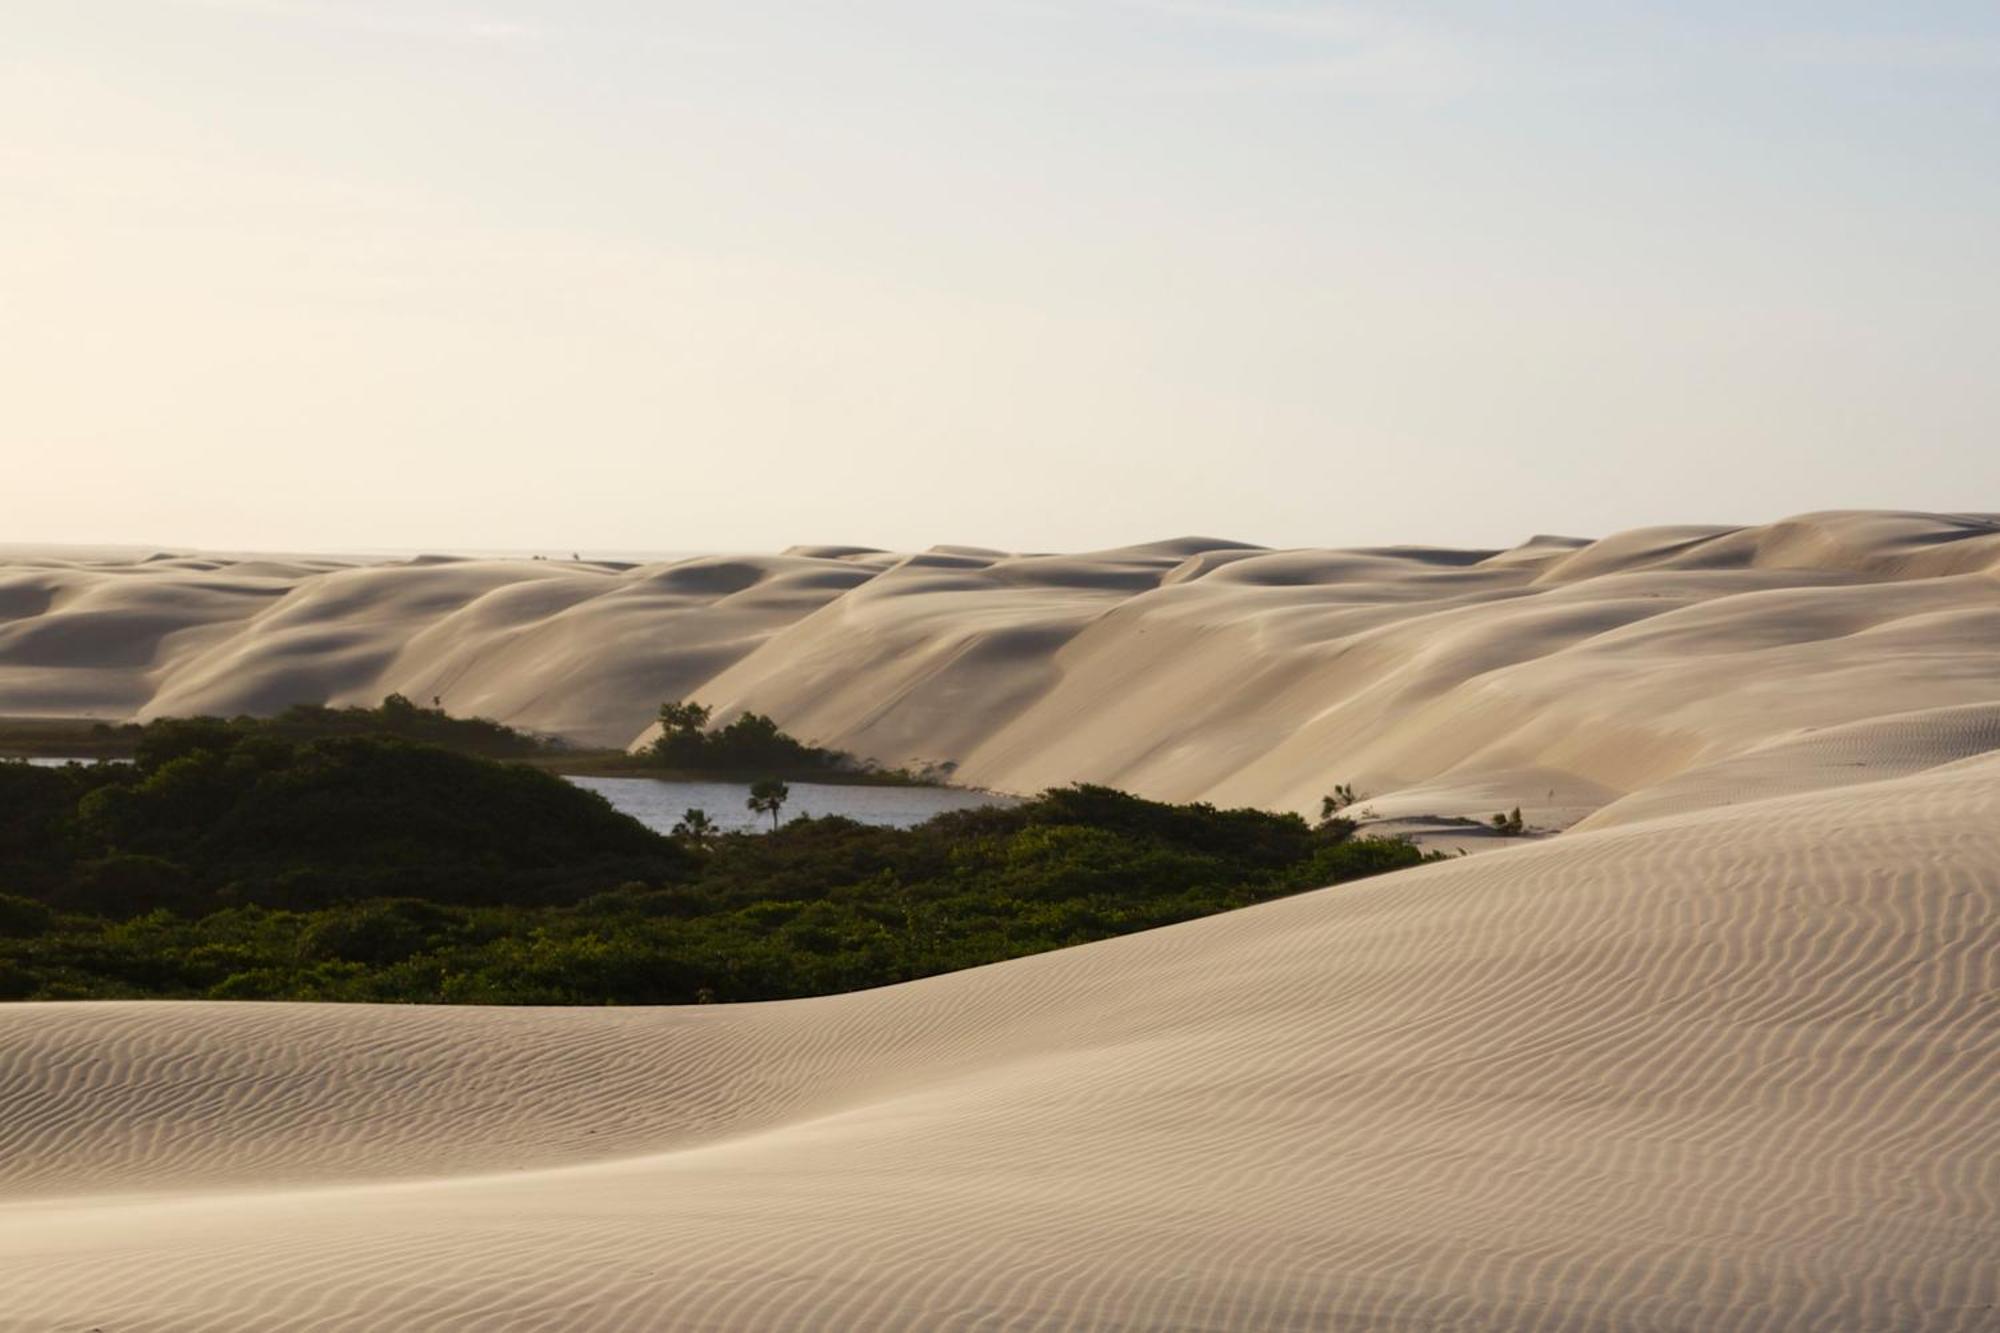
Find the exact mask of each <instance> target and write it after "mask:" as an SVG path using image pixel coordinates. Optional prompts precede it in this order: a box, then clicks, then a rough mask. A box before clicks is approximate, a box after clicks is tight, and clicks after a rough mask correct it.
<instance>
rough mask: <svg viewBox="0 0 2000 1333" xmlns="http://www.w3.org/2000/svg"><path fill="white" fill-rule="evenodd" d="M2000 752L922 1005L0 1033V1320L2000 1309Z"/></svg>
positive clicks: (1578, 845) (1457, 867)
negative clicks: (1998, 894) (1998, 880)
mask: <svg viewBox="0 0 2000 1333" xmlns="http://www.w3.org/2000/svg"><path fill="white" fill-rule="evenodd" d="M1996 871H2000V759H1995V758H1994V757H1991V756H1984V757H1979V758H1975V759H1972V760H1962V761H1959V762H1957V763H1954V764H1950V765H1947V766H1944V767H1942V768H1939V769H1935V770H1931V771H1927V772H1918V773H1915V774H1912V775H1908V776H1904V777H1898V778H1891V779H1887V780H1884V781H1880V782H1877V783H1873V784H1871V785H1869V786H1867V787H1865V788H1856V787H1847V788H1837V789H1831V790H1824V791H1816V792H1807V793H1803V794H1799V795H1792V796H1783V797H1777V798H1772V799H1769V800H1764V801H1757V802H1750V803H1743V804H1738V805H1734V806H1729V807H1726V808H1721V809H1713V810H1708V811H1704V812H1700V813H1697V814H1693V815H1678V816H1665V817H1661V818H1657V819H1653V820H1650V821H1647V822H1644V823H1640V824H1636V825H1633V826H1631V827H1627V828H1614V829H1607V830H1604V831H1601V832H1584V833H1574V834H1570V835H1566V836H1565V837H1563V838H1560V839H1557V840H1554V841H1552V842H1548V843H1543V844H1539V845H1532V846H1526V847H1521V848H1519V849H1517V850H1513V851H1508V852H1504V853H1500V854H1497V855H1491V856H1484V857H1477V858H1473V859H1470V860H1464V861H1457V862H1451V863H1446V864H1442V865H1438V866H1433V867H1427V868H1424V869H1420V870H1416V871H1411V872H1405V873H1402V874H1398V875H1394V876H1390V877H1387V878H1383V879H1379V880H1374V881H1367V882H1364V883H1361V884H1357V885H1350V886H1345V887H1342V888H1337V889H1329V890H1323V891H1321V892H1318V893H1314V894H1308V895H1305V896H1302V897H1299V898H1295V899H1291V900H1287V901H1283V902H1279V903H1274V904H1270V905H1267V906H1264V907H1260V908H1254V909H1250V910H1248V911H1243V912H1237V913H1232V914H1229V915H1226V916H1223V917H1217V918H1211V919H1208V920H1205V921H1199V922H1193V923H1189V924H1187V925H1184V926H1179V927H1174V928H1170V929H1167V930H1161V931H1155V932H1150V933H1147V934H1143V935H1138V936H1132V937H1128V938H1125V939H1121V940H1115V941H1110V942H1107V943H1104V944H1100V945H1093V946H1089V947H1086V948H1081V949H1074V950H1066V951H1062V952H1059V953H1055V954H1048V955H1043V956H1040V957H1036V958H1031V959H1024V960H1019V961H1016V962H1013V963H1007V964H1002V965H999V966H995V967H990V968H982V969H977V970H974V971H970V972H964V973H958V974H955V975H952V976H947V977H940V978H935V979H932V980H930V981H926V982H920V983H916V984H912V985H907V986H900V987H894V988H889V989H885V990H880V991H874V992H868V993H863V994H858V995H851V996H841V997H834V998H829V999H825V1000H816V1001H804V1002H793V1003H786V1004H772V1005H754V1006H741V1007H732V1008H718V1009H698V1010H656V1011H644V1010H634V1011H608V1012H607V1011H583V1010H568V1011H561V1010H558V1011H548V1010H541V1011H493V1010H470V1009H468V1010H424V1009H402V1008H358V1007H356V1008H335V1007H318V1006H281V1005H271V1006H266V1005H175V1004H96V1005H91V1004H79V1005H45V1006H16V1007H11V1008H6V1009H0V1052H4V1053H5V1058H4V1061H0V1192H4V1195H5V1197H6V1198H7V1199H8V1200H9V1202H6V1203H4V1204H0V1291H4V1292H6V1293H7V1300H6V1302H5V1305H4V1309H0V1328H8V1329H51V1328H90V1327H98V1328H103V1329H107V1330H111V1329H214V1328H240V1329H274V1330H275V1329H354V1328H367V1329H377V1328H424V1329H482V1330H484V1329H539V1328H555V1327H575V1328H606V1329H650V1328H706V1327H732V1328H744V1329H771V1328H938V1327H955V1328H957V1327H963V1328H1056V1327H1077V1328H1212V1329H1234V1328H1246V1327H1314V1328H1343V1329H1345V1328H1366V1329H1437V1328H1524V1329H1603V1328H1619V1329H1704V1330H1706V1329H1815V1330H1817V1329H1833V1328H1838V1329H1885V1330H1886V1329H1896V1330H1917V1329H1954V1330H1955V1329H1966V1330H1971V1329H1987V1328H1992V1327H1993V1326H1994V1318H1995V1308H1996V1302H2000V1265H1995V1264H1994V1262H1993V1258H1994V1255H1995V1253H1996V1249H1995V1247H1996V1242H1997V1241H2000V1115H1996V1110H2000V1012H1996V1009H1995V1006H1994V996H1995V994H1996V992H1997V991H2000V949H1996V948H1995V945H1996V942H2000V941H1996V932H1995V929H1994V919H1993V908H1994V885H1995V875H1996Z"/></svg>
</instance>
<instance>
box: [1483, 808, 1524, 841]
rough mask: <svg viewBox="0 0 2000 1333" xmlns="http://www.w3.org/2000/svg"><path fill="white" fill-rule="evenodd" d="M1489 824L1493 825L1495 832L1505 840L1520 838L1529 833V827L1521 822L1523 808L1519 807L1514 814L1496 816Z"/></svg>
mask: <svg viewBox="0 0 2000 1333" xmlns="http://www.w3.org/2000/svg"><path fill="white" fill-rule="evenodd" d="M1489 822H1490V823H1491V824H1492V825H1493V831H1494V832H1495V833H1498V834H1499V835H1500V836H1501V837H1503V838H1518V837H1520V836H1521V835H1522V834H1524V833H1526V832H1527V831H1528V826H1527V825H1526V824H1525V823H1523V822H1522V820H1521V807H1520V806H1518V805H1517V806H1515V807H1514V810H1513V813H1511V814H1505V815H1500V814H1496V815H1494V816H1493V818H1492V820H1490V821H1489Z"/></svg>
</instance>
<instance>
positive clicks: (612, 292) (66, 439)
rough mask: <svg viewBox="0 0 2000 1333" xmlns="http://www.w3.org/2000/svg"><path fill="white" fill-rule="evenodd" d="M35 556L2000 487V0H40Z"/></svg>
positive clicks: (1126, 530)
mask: <svg viewBox="0 0 2000 1333" xmlns="http://www.w3.org/2000/svg"><path fill="white" fill-rule="evenodd" d="M0 455H4V466H3V467H0V541H16V542H20V541H61V542H147V543H161V544H178V545H183V546H209V547H226V548H251V549H283V550H302V549H357V548H364V547H382V548H387V547H399V548H421V549H450V548H453V547H458V548H472V547H478V548H524V549H548V550H560V551H564V552H567V551H569V550H572V549H581V550H584V551H586V552H588V551H591V550H599V551H603V550H634V549H639V550H668V549H671V550H692V549H763V548H774V547H779V546H784V545H787V544H790V543H793V542H855V543H868V544H874V545H882V546H890V547H901V548H907V547H917V546H924V545H928V544H930V543H933V542H963V543H978V544H984V545H992V546H1000V547H1007V548H1014V549H1085V548H1091V547H1099V546H1106V545H1114V544H1120V543H1125V542H1131V541H1140V540H1147V539H1152V538H1157V537H1165V536H1170V535H1178V534H1183V533H1203V534H1208V535H1216V536H1228V537H1235V538H1240V539H1243V540H1249V541H1257V542H1263V543H1267V544H1273V545H1355V544H1368V543H1376V542H1385V541H1422V542H1437V543H1448V544H1458V545H1504V544H1509V543H1512V542H1514V541H1517V540H1520V539H1523V538H1525V537H1527V536H1529V535H1531V534H1533V533H1537V532H1560V533H1570V534H1576V535H1585V536H1589V535H1598V534H1602V533H1606V532H1610V531H1615V530H1618V529H1621V528H1627V527H1633V526H1637V525H1641V524H1648V523H1669V522H1739V521H1764V520H1769V519H1775V518H1779V517H1783V516H1785V515H1788V514H1792V513H1797V512H1801V511H1805V510H1810V509H1819V508H1835V507H1896V508H1929V509H1947V510H1968V509H1984V510H1996V509H2000V7H1996V6H1995V5H1994V4H1993V3H1992V2H1991V0H1980V2H1978V3H1963V4H1951V3H1924V2H1922V0H1915V2H1911V0H1898V3H1895V4H1888V3H1882V0H1868V2H1867V3H1849V2H1847V0H1796V2H1794V3H1758V4H1744V3H1741V0H1730V2H1716V3H1711V2H1710V0H1679V2H1677V3H1656V4H1638V3H1617V2H1616V0H1600V2H1597V3H1580V2H1572V3H1553V2H1539V3H1538V2H1537V0H1525V2H1520V0H1510V2H1508V3H1501V2H1500V0H1486V2H1483V3H1472V2H1470V0H1460V2H1456V3H1453V2H1449V0H1431V2H1423V0H1420V2H1418V3H1398V4H1389V3H1383V4H1379V5H1368V4H1355V5H1349V4H1314V3H1276V2H1273V3H1263V2H1260V0H946V2H944V3H940V0H851V2H850V3H840V4H830V3H808V2H806V0H794V2H792V3H778V2H777V0H727V2H726V3H709V4H700V5H695V4H676V3H667V2H661V0H565V2H564V3H561V4H557V3H551V2H546V0H518V2H516V0H491V2H490V3H487V2H485V0H471V2H470V3H464V4H459V3H453V2H451V0H7V3H6V4H5V5H4V6H3V7H0Z"/></svg>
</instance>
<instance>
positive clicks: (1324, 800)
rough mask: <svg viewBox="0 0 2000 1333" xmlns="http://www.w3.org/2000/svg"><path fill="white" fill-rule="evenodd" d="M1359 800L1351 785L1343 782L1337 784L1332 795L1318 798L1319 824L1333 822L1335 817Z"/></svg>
mask: <svg viewBox="0 0 2000 1333" xmlns="http://www.w3.org/2000/svg"><path fill="white" fill-rule="evenodd" d="M1360 799H1361V798H1360V797H1359V796H1357V795H1355V793H1354V784H1353V783H1351V782H1343V783H1340V784H1338V785H1337V786H1335V787H1334V789H1333V795H1331V796H1322V797H1320V798H1319V822H1320V823H1322V824H1328V823H1331V822H1333V817H1334V816H1335V815H1337V814H1339V813H1340V812H1341V811H1342V810H1345V809H1346V808H1347V807H1348V806H1350V805H1353V804H1354V803H1355V802H1356V801H1358V800H1360Z"/></svg>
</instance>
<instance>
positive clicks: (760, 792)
mask: <svg viewBox="0 0 2000 1333" xmlns="http://www.w3.org/2000/svg"><path fill="white" fill-rule="evenodd" d="M791 794H792V789H791V788H790V787H787V786H786V785H785V784H784V783H782V782H780V781H778V780H777V779H776V778H765V779H764V780H763V781H762V782H758V783H755V784H753V785H752V786H751V788H750V799H749V800H747V801H745V802H744V804H745V805H747V806H749V807H750V809H751V810H753V811H755V812H757V813H758V814H768V815H770V816H771V831H772V832H773V833H776V832H777V831H778V811H780V810H782V809H784V808H785V801H786V800H787V799H788V798H789V797H790V796H791Z"/></svg>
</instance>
